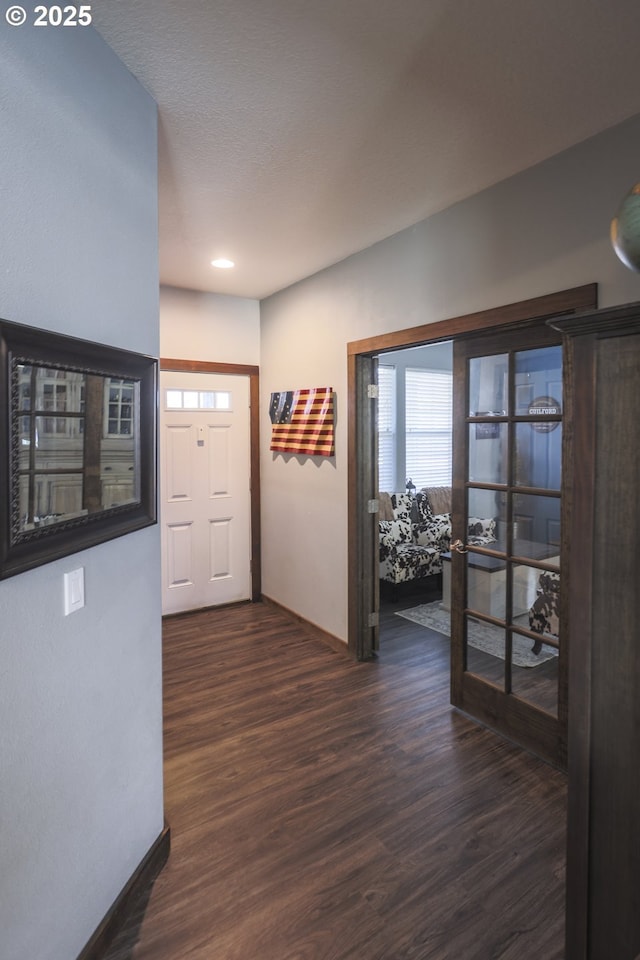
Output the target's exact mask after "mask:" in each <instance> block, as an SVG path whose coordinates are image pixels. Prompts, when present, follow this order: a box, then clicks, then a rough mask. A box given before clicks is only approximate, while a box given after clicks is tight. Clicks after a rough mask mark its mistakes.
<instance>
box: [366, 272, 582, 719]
mask: <svg viewBox="0 0 640 960" xmlns="http://www.w3.org/2000/svg"><path fill="white" fill-rule="evenodd" d="M597 302H598V285H597V283H588V284H584V285H583V286H580V287H572V288H570V289H567V290H561V291H559V292H557V293H552V294H547V295H544V296H541V297H534V298H532V299H530V300H521V301H518V302H516V303H510V304H506V305H504V306H501V307H494V308H490V309H488V310H481V311H479V312H477V313H469V314H465V315H463V316H459V317H453V318H452V319H448V320H441V321H437V322H435V323H427V324H423V325H422V326H419V327H410V328H408V329H406V330H396V331H393V332H391V333H385V334H381V335H379V336H374V337H369V338H367V339H365V340H354V341H351V342H350V343H347V404H348V410H347V458H348V478H347V484H348V511H347V513H348V518H349V520H348V527H347V541H348V543H347V553H348V581H347V599H348V634H347V646H348V651H349V655H350V656H351V657H353V658H354V659H356V660H369V659H371V657H372V656H373V655H374V650H375V643H376V639H377V633H376V630H377V620H378V616H379V591H378V555H377V550H378V538H377V535H376V532H377V514H376V513H371V512H370V511H369V502H370V501H371V500H376V499H377V496H378V491H377V490H376V489H375V486H376V478H377V465H376V464H374V460H373V452H374V451H375V449H376V445H375V441H374V440H373V439H372V437H373V434H375V431H376V408H375V404H374V403H373V402H371V400H370V399H369V398H368V396H367V384H368V383H371V382H372V381H371V379H370V375H371V373H372V372H373V371H374V369H375V368H374V364H373V359H374V358H375V357H376V356H378V355H379V354H382V353H388V352H390V351H392V350H401V349H403V348H405V347H417V346H421V345H423V344H426V343H437V342H438V341H443V340H454V339H455V338H456V337H458V336H461V335H463V334H469V333H474V332H479V331H483V330H487V331H488V330H495V329H497V328H504V329H506V328H507V327H509V326H512V327H517V326H519V325H520V324H526V323H529V322H531V321H532V320H539V319H542V318H551V317H558V316H562V315H568V314H573V313H577V312H580V311H583V310H585V311H588V310H594V309H596V308H597ZM563 719H564V718H563Z"/></svg>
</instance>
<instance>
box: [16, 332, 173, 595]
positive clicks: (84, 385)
mask: <svg viewBox="0 0 640 960" xmlns="http://www.w3.org/2000/svg"><path fill="white" fill-rule="evenodd" d="M156 383H157V361H156V360H155V359H153V358H151V357H146V356H144V355H142V354H136V353H132V352H130V351H126V350H121V349H119V348H115V347H108V346H104V345H101V344H97V343H91V342H88V341H84V340H79V339H75V338H72V337H66V336H63V335H61V334H54V333H50V332H48V331H44V330H39V329H36V328H32V327H26V326H21V325H18V324H13V323H9V322H7V321H4V320H2V321H0V409H1V411H2V417H1V423H0V447H1V449H2V454H3V456H2V471H1V476H0V513H1V516H0V579H1V578H5V577H8V576H12V575H14V574H16V573H20V572H22V571H24V570H27V569H30V568H31V567H35V566H38V565H39V564H41V563H47V562H49V561H51V560H54V559H56V558H57V557H60V556H65V555H68V554H70V553H74V552H76V551H77V550H81V549H85V548H86V547H89V546H94V545H95V544H97V543H100V542H101V541H103V540H108V539H112V538H113V537H118V536H122V535H123V534H126V533H129V532H131V531H133V530H137V529H140V528H141V527H144V526H148V525H149V524H152V523H155V520H156V393H157V387H156Z"/></svg>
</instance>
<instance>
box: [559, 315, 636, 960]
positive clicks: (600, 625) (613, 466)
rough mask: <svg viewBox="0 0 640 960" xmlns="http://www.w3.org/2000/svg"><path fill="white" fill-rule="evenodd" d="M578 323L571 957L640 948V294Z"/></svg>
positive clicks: (569, 325) (573, 450)
mask: <svg viewBox="0 0 640 960" xmlns="http://www.w3.org/2000/svg"><path fill="white" fill-rule="evenodd" d="M552 325H553V326H554V327H555V328H556V329H559V330H561V331H562V333H563V334H564V335H565V347H566V349H565V364H566V367H565V369H566V387H567V390H566V396H565V420H564V422H565V425H566V426H565V428H566V437H565V465H566V470H567V473H566V474H565V480H564V484H563V488H564V490H565V491H566V496H565V497H564V500H563V504H564V508H565V509H566V514H565V515H564V516H565V521H563V524H564V530H563V537H564V538H568V543H566V550H565V552H564V554H563V556H565V557H567V558H568V563H569V582H570V598H569V617H568V627H569V647H568V649H569V742H568V753H569V803H568V847H567V935H566V936H567V941H566V960H640V303H636V304H631V305H627V306H624V307H616V308H613V309H605V310H599V311H597V312H596V313H592V314H589V315H582V316H575V317H571V318H568V319H565V320H560V321H553V322H552Z"/></svg>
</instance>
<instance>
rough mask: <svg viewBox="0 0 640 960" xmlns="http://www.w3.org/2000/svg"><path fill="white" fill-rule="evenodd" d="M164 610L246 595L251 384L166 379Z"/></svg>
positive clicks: (215, 377) (221, 378)
mask: <svg viewBox="0 0 640 960" xmlns="http://www.w3.org/2000/svg"><path fill="white" fill-rule="evenodd" d="M160 385H161V396H160V405H161V430H162V433H161V443H160V453H161V487H160V490H161V523H162V531H163V537H162V579H163V588H162V596H163V603H162V610H163V613H164V614H167V613H178V612H182V611H185V610H194V609H198V608H200V607H207V606H215V605H217V604H221V603H229V602H232V601H237V600H245V599H249V598H250V595H251V524H250V422H249V378H248V377H246V376H240V375H238V376H228V375H221V374H204V373H203V374H200V373H198V374H190V373H181V372H171V371H164V372H162V374H161V377H160Z"/></svg>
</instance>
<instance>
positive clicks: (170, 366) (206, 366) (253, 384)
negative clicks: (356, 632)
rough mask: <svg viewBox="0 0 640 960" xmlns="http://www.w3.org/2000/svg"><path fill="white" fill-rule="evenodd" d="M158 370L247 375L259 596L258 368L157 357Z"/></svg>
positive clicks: (254, 579)
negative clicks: (158, 360)
mask: <svg viewBox="0 0 640 960" xmlns="http://www.w3.org/2000/svg"><path fill="white" fill-rule="evenodd" d="M160 370H161V371H165V370H167V371H169V370H175V371H179V372H182V373H218V374H222V375H223V376H237V377H249V436H250V445H251V450H250V468H251V478H250V480H251V506H250V510H251V600H252V602H253V603H258V601H259V600H260V599H261V596H262V567H261V559H260V558H261V549H260V368H259V367H257V366H253V365H252V364H243V363H212V362H209V361H206V360H172V359H168V358H166V357H161V358H160Z"/></svg>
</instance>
